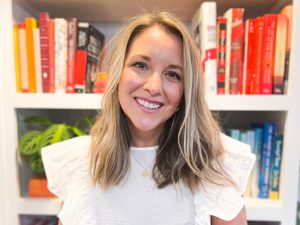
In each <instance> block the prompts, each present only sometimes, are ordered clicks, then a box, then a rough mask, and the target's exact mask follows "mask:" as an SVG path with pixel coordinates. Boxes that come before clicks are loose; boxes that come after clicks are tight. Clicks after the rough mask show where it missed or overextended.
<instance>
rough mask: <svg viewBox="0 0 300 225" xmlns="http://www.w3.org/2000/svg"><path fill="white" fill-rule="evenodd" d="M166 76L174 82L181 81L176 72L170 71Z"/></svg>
mask: <svg viewBox="0 0 300 225" xmlns="http://www.w3.org/2000/svg"><path fill="white" fill-rule="evenodd" d="M166 75H167V76H168V78H170V79H172V80H181V77H180V75H179V74H178V73H177V72H175V71H169V72H167V73H166Z"/></svg>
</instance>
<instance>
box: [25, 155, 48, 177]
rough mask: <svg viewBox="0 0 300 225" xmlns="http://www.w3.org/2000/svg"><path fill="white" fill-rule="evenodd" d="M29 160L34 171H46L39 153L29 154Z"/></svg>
mask: <svg viewBox="0 0 300 225" xmlns="http://www.w3.org/2000/svg"><path fill="white" fill-rule="evenodd" d="M28 162H29V166H30V168H31V169H32V171H33V172H36V173H43V172H45V169H44V165H43V161H42V158H41V157H40V156H39V155H38V154H34V155H31V156H29V158H28Z"/></svg>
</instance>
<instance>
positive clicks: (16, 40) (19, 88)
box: [13, 24, 22, 93]
mask: <svg viewBox="0 0 300 225" xmlns="http://www.w3.org/2000/svg"><path fill="white" fill-rule="evenodd" d="M13 33H14V57H15V73H16V76H15V82H16V91H17V92H18V93H20V92H22V77H21V76H22V75H21V65H20V64H21V62H20V45H19V31H18V25H17V24H15V25H14V27H13Z"/></svg>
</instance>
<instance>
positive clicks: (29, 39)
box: [25, 17, 37, 92]
mask: <svg viewBox="0 0 300 225" xmlns="http://www.w3.org/2000/svg"><path fill="white" fill-rule="evenodd" d="M35 28H37V21H36V20H35V19H34V18H31V17H30V18H25V30H26V49H27V65H28V67H27V69H28V82H29V92H36V80H35V79H36V77H35V60H34V58H35V57H34V34H33V30H34V29H35Z"/></svg>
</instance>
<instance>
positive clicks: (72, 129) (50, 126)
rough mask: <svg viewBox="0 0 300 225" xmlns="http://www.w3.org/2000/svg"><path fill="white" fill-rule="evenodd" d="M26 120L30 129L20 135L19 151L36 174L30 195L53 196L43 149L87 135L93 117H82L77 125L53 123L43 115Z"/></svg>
mask: <svg viewBox="0 0 300 225" xmlns="http://www.w3.org/2000/svg"><path fill="white" fill-rule="evenodd" d="M24 122H25V125H26V127H27V130H28V131H27V132H26V133H25V134H24V135H23V136H21V137H20V139H19V144H18V151H19V152H20V154H21V155H23V156H25V158H26V159H27V160H28V163H29V166H30V168H31V170H32V172H33V173H34V174H36V176H34V177H32V178H31V179H30V180H29V188H28V190H29V196H32V197H50V196H53V195H52V194H51V193H50V192H49V191H48V189H47V180H46V178H45V171H44V166H43V162H42V158H41V149H42V148H43V147H46V146H48V145H51V144H54V143H57V142H60V141H64V140H67V139H70V138H73V137H76V136H82V135H86V134H87V133H88V131H89V129H90V128H91V126H92V124H93V118H92V117H90V116H85V117H82V118H80V119H79V120H78V121H77V122H76V123H75V125H69V124H66V123H53V122H52V121H51V120H49V119H48V118H47V117H43V116H30V117H27V118H25V120H24Z"/></svg>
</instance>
